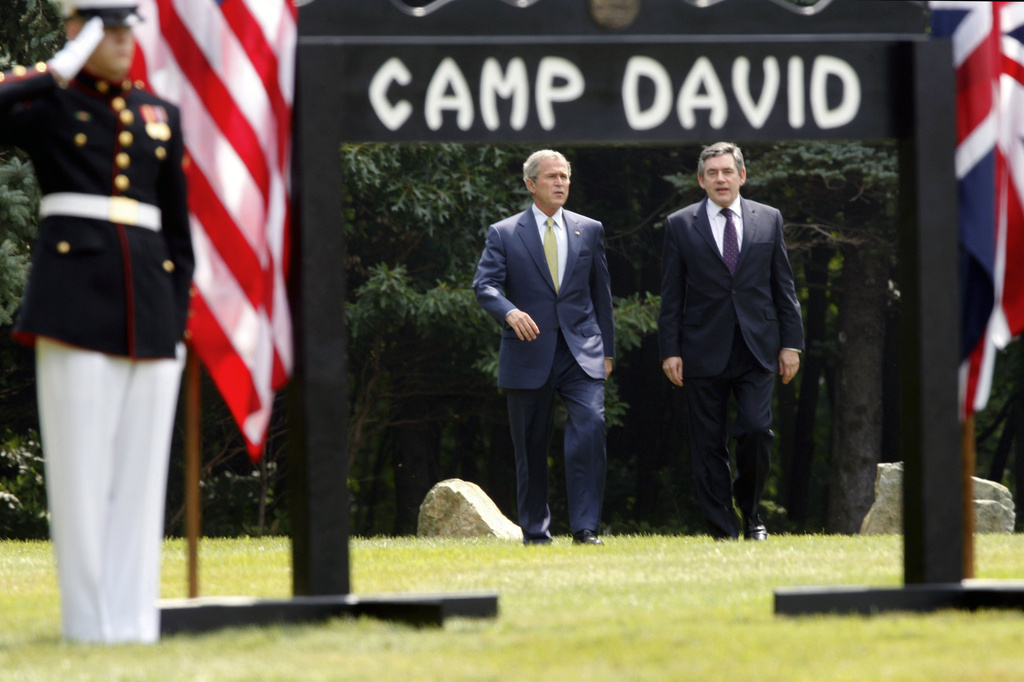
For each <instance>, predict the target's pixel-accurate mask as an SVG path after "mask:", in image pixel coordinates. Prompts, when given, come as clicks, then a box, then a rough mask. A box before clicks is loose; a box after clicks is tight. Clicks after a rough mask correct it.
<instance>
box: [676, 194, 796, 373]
mask: <svg viewBox="0 0 1024 682" xmlns="http://www.w3.org/2000/svg"><path fill="white" fill-rule="evenodd" d="M740 201H741V204H740V210H741V211H742V212H743V239H742V241H741V244H740V255H739V260H738V262H737V264H736V272H735V274H734V275H730V274H729V269H728V268H727V267H726V265H725V261H724V260H723V259H722V254H721V252H720V251H719V250H718V245H717V244H716V243H715V238H714V236H713V235H712V232H711V223H710V221H709V220H708V214H707V209H706V205H707V202H708V199H707V198H705V199H704V200H702V201H699V202H697V203H696V204H692V205H690V206H687V207H686V208H683V209H681V210H679V211H676V212H675V213H673V214H672V215H670V216H669V217H668V221H667V223H666V226H665V250H664V255H663V258H664V260H663V264H662V267H663V279H662V291H661V313H660V316H659V319H658V342H659V345H660V349H661V358H662V359H663V360H664V359H665V358H670V357H681V358H682V359H683V376H684V377H712V376H718V375H719V374H721V373H722V372H723V371H724V370H725V367H726V363H727V362H728V360H729V352H730V350H731V349H732V338H733V333H734V330H735V329H736V327H737V325H738V326H739V329H740V330H741V333H742V334H743V339H744V341H746V343H747V346H748V347H749V348H750V350H751V352H752V353H753V354H754V357H755V358H757V361H758V362H759V363H761V365H762V366H764V368H765V369H766V370H769V371H772V372H777V371H778V369H779V351H780V350H781V349H782V348H794V349H798V350H803V347H804V332H803V324H802V322H801V318H800V304H799V302H798V301H797V298H796V291H795V287H794V284H793V270H792V268H791V267H790V264H789V257H788V256H787V254H786V243H785V241H784V239H783V235H782V215H781V214H780V213H779V211H778V210H777V209H774V208H772V207H771V206H766V205H764V204H759V203H757V202H755V201H748V200H747V199H743V198H741V199H740Z"/></svg>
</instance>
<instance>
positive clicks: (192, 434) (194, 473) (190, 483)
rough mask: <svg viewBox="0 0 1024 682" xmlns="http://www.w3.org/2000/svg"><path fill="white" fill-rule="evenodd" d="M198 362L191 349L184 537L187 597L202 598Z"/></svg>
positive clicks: (187, 368)
mask: <svg viewBox="0 0 1024 682" xmlns="http://www.w3.org/2000/svg"><path fill="white" fill-rule="evenodd" d="M199 369H200V368H199V359H198V358H197V357H196V354H195V352H194V351H193V350H191V349H189V353H188V360H187V361H186V363H185V536H186V537H187V539H188V596H189V598H193V599H194V598H195V597H198V596H199V533H200V527H201V505H200V500H199V478H200V469H201V466H202V458H201V455H200V453H201V449H200V437H199V431H200V428H199V421H200V420H199V414H200V412H199V404H200V394H199V373H200V372H199Z"/></svg>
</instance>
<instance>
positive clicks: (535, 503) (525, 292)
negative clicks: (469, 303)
mask: <svg viewBox="0 0 1024 682" xmlns="http://www.w3.org/2000/svg"><path fill="white" fill-rule="evenodd" d="M571 172H572V171H571V168H570V166H569V162H568V161H567V160H566V159H565V157H564V156H563V155H562V154H560V153H559V152H556V151H552V150H541V151H538V152H534V153H533V154H532V155H531V156H530V158H528V159H527V160H526V163H525V164H523V179H524V181H525V182H526V187H527V189H529V191H530V193H531V194H532V195H533V200H534V203H533V205H532V206H531V207H530V208H528V209H526V210H525V211H524V212H522V213H519V214H517V215H513V216H511V217H509V218H506V219H505V220H502V221H500V222H498V223H495V224H494V225H491V226H490V228H489V230H488V233H487V244H486V246H485V247H484V251H483V255H481V257H480V263H479V265H478V266H477V271H476V278H475V279H474V281H473V289H474V291H475V292H476V298H477V301H479V302H480V305H481V306H483V307H484V309H485V310H487V312H489V313H490V314H491V315H492V316H493V317H494V318H495V319H496V320H497V321H498V322H499V323H500V324H501V325H502V329H503V333H502V335H501V350H500V356H499V362H498V386H500V387H501V388H504V389H505V392H506V396H507V399H508V415H509V426H510V428H511V431H512V441H513V444H514V446H515V456H516V484H517V491H518V502H519V525H520V527H521V528H522V529H523V542H524V543H525V544H547V543H549V542H550V541H551V531H550V530H549V526H550V523H551V510H550V508H549V507H548V501H547V493H548V463H547V462H548V443H549V442H550V434H551V410H552V405H553V403H554V397H555V393H558V394H559V395H560V396H561V397H562V401H563V402H564V403H565V407H566V409H567V411H568V420H567V423H566V427H565V475H566V488H567V497H568V503H569V524H570V529H571V530H572V534H573V541H574V542H575V543H580V544H601V540H600V538H598V532H599V530H600V524H601V506H602V504H603V501H604V487H605V472H606V469H607V466H606V454H605V422H604V381H605V379H607V377H608V375H609V374H610V373H611V371H612V358H613V357H614V355H615V328H614V322H613V320H612V295H611V285H610V283H609V277H608V264H607V261H606V259H605V251H604V227H603V226H602V225H601V223H599V222H597V221H596V220H591V219H590V218H586V217H584V216H582V215H579V214H578V213H573V212H571V211H567V210H565V209H564V208H563V205H564V204H565V201H566V199H568V197H569V176H570V174H571Z"/></svg>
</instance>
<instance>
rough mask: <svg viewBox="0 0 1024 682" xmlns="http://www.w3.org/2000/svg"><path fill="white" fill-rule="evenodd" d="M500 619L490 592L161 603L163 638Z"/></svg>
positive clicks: (493, 597) (209, 599) (440, 623)
mask: <svg viewBox="0 0 1024 682" xmlns="http://www.w3.org/2000/svg"><path fill="white" fill-rule="evenodd" d="M497 615H498V595H497V594H496V593H490V592H480V593H464V594H401V595H368V596H358V595H354V594H344V595H336V596H321V597H293V598H291V599H251V598H248V597H204V598H199V599H164V600H161V602H160V634H161V635H163V636H167V635H177V634H182V633H201V632H210V631H212V630H220V629H223V628H236V627H255V626H265V625H282V624H302V623H313V622H321V621H325V620H327V619H329V618H338V617H341V616H348V617H353V618H355V617H359V616H371V617H373V618H380V619H382V620H390V621H399V622H402V623H407V624H409V625H416V626H436V627H440V626H443V625H444V622H445V619H447V618H452V617H462V618H494V617H496V616H497Z"/></svg>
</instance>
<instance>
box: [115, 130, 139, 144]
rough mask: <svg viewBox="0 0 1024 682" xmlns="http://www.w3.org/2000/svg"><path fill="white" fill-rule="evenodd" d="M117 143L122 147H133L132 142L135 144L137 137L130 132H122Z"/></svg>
mask: <svg viewBox="0 0 1024 682" xmlns="http://www.w3.org/2000/svg"><path fill="white" fill-rule="evenodd" d="M117 141H118V142H120V143H121V146H122V147H131V146H132V142H135V136H134V135H132V134H131V132H130V131H128V130H122V131H121V134H120V135H118V136H117Z"/></svg>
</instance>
